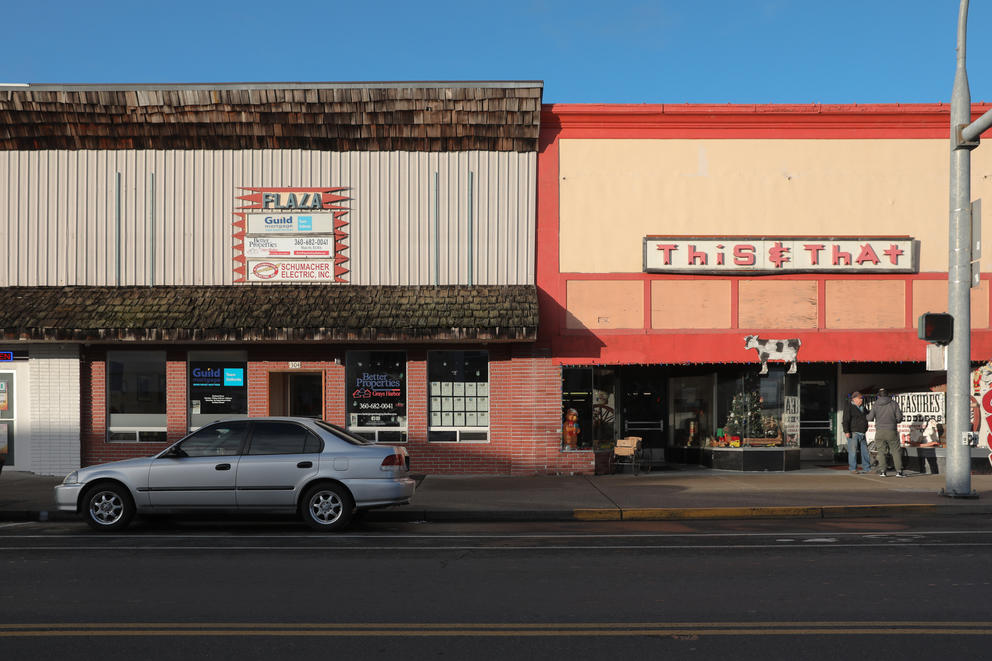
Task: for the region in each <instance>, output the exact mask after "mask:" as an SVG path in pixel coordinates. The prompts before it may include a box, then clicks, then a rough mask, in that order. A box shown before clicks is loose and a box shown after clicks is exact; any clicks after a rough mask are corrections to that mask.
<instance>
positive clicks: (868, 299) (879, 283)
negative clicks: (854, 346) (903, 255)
mask: <svg viewBox="0 0 992 661" xmlns="http://www.w3.org/2000/svg"><path fill="white" fill-rule="evenodd" d="M825 294H826V315H825V317H826V323H827V328H905V327H906V282H905V281H903V280H828V281H827V282H826V292H825Z"/></svg>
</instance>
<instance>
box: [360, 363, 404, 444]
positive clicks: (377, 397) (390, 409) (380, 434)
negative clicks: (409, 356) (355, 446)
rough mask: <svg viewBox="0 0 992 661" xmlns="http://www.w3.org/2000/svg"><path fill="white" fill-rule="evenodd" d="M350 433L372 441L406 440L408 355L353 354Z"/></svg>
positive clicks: (400, 441) (394, 441)
mask: <svg viewBox="0 0 992 661" xmlns="http://www.w3.org/2000/svg"><path fill="white" fill-rule="evenodd" d="M346 362H347V368H346V375H345V378H346V380H347V386H346V392H347V398H348V431H350V432H352V433H353V434H357V435H359V436H361V437H363V438H367V439H368V440H370V441H378V442H393V443H396V442H399V443H402V442H405V441H406V432H407V426H406V418H407V414H406V353H405V352H403V351H349V352H348V355H347V358H346Z"/></svg>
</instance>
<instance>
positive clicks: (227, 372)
mask: <svg viewBox="0 0 992 661" xmlns="http://www.w3.org/2000/svg"><path fill="white" fill-rule="evenodd" d="M224 385H225V386H243V385H245V371H244V369H243V368H241V367H225V368H224Z"/></svg>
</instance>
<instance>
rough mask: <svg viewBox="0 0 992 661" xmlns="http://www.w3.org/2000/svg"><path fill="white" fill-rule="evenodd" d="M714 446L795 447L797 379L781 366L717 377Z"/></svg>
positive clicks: (796, 438)
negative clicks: (716, 418) (716, 412)
mask: <svg viewBox="0 0 992 661" xmlns="http://www.w3.org/2000/svg"><path fill="white" fill-rule="evenodd" d="M717 411H718V419H719V421H720V423H721V425H720V427H718V428H717V429H716V432H715V437H714V438H713V440H712V442H711V443H710V444H711V445H713V446H716V447H782V446H787V447H793V446H794V447H798V446H799V377H798V375H796V374H787V373H786V371H785V367H779V366H775V367H772V366H769V368H768V373H767V374H758V373H756V372H752V371H748V372H742V373H739V374H737V375H727V376H724V377H721V378H720V382H719V386H718V405H717Z"/></svg>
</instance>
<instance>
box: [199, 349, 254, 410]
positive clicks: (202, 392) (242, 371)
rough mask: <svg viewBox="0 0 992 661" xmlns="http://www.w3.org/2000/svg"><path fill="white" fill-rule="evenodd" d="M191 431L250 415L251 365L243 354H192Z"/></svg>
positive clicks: (207, 352)
mask: <svg viewBox="0 0 992 661" xmlns="http://www.w3.org/2000/svg"><path fill="white" fill-rule="evenodd" d="M188 360H189V375H188V378H189V409H190V417H189V422H190V428H191V429H199V428H200V427H202V426H204V425H207V424H209V423H211V422H214V421H215V420H221V419H224V418H236V417H241V416H245V417H247V415H248V379H247V374H248V362H247V356H246V354H245V352H243V351H216V352H210V351H190V352H189V354H188Z"/></svg>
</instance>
